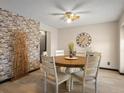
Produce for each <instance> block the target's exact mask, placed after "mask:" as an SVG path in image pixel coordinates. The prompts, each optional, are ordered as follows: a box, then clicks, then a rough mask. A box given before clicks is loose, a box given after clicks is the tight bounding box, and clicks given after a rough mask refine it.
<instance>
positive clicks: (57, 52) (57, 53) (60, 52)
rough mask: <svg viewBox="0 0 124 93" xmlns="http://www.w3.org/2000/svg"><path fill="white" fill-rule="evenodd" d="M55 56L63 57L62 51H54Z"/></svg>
mask: <svg viewBox="0 0 124 93" xmlns="http://www.w3.org/2000/svg"><path fill="white" fill-rule="evenodd" d="M56 56H64V50H56Z"/></svg>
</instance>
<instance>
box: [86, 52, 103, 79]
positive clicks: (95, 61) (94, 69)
mask: <svg viewBox="0 0 124 93" xmlns="http://www.w3.org/2000/svg"><path fill="white" fill-rule="evenodd" d="M86 57H87V63H86V65H85V76H94V77H97V74H98V68H99V64H100V60H101V53H98V52H87V53H86Z"/></svg>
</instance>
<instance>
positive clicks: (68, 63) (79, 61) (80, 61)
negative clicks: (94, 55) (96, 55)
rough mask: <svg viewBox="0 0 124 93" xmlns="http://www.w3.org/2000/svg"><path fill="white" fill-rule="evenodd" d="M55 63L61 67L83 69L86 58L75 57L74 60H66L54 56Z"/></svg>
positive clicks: (63, 57) (62, 57) (64, 57)
mask: <svg viewBox="0 0 124 93" xmlns="http://www.w3.org/2000/svg"><path fill="white" fill-rule="evenodd" d="M55 63H56V65H57V66H61V67H78V68H82V67H84V65H85V63H86V57H81V56H77V57H76V59H73V58H72V59H71V58H70V59H67V58H66V56H55Z"/></svg>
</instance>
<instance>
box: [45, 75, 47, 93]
mask: <svg viewBox="0 0 124 93" xmlns="http://www.w3.org/2000/svg"><path fill="white" fill-rule="evenodd" d="M44 93H47V80H46V73H44Z"/></svg>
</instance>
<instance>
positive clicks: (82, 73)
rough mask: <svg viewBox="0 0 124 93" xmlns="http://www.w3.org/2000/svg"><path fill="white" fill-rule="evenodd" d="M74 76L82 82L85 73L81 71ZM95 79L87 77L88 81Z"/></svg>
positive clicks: (91, 76)
mask: <svg viewBox="0 0 124 93" xmlns="http://www.w3.org/2000/svg"><path fill="white" fill-rule="evenodd" d="M72 75H73V78H74V79H78V80H80V81H82V80H83V77H84V71H79V72H77V73H73V74H72ZM94 79H95V76H93V75H90V76H85V80H86V81H89V80H94Z"/></svg>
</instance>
